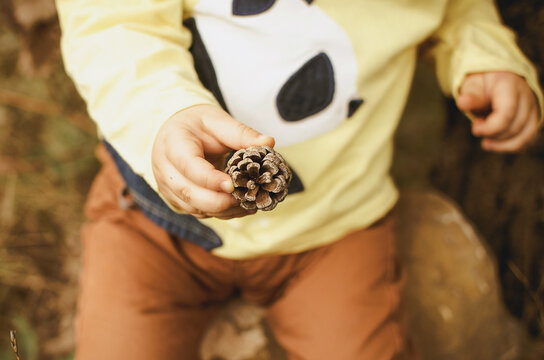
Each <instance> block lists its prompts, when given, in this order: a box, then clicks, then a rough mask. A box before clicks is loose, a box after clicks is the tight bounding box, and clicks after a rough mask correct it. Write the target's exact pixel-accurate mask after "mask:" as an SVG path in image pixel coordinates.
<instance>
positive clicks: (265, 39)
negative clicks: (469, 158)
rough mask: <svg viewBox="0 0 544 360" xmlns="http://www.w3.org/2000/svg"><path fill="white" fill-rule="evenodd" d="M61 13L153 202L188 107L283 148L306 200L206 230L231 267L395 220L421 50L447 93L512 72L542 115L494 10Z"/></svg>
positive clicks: (182, 5)
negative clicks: (403, 127) (398, 153)
mask: <svg viewBox="0 0 544 360" xmlns="http://www.w3.org/2000/svg"><path fill="white" fill-rule="evenodd" d="M57 7H58V10H59V17H60V21H61V26H62V30H63V37H62V53H63V57H64V61H65V66H66V69H67V72H68V73H69V75H70V76H71V77H72V78H73V79H74V81H75V83H76V86H77V88H78V90H79V91H80V93H81V95H82V96H83V98H84V99H85V100H86V102H87V105H88V111H89V113H90V115H91V117H92V118H93V119H94V120H95V121H96V123H97V124H98V128H99V130H100V134H101V136H103V137H104V138H105V139H107V141H108V142H109V143H110V144H112V145H113V146H114V147H115V149H116V150H117V151H118V152H119V153H120V154H121V156H122V157H123V158H124V159H125V161H126V162H128V164H130V166H131V167H132V169H133V170H134V172H136V173H137V174H140V175H141V176H142V177H144V179H145V180H146V181H147V182H148V184H149V185H150V186H151V187H152V188H154V189H155V190H156V188H157V185H156V182H155V179H154V177H153V173H152V170H151V148H152V144H153V141H154V139H155V136H156V134H157V131H158V130H159V128H160V127H161V125H162V124H163V123H164V122H165V121H166V120H167V119H168V118H169V117H170V116H171V115H173V114H174V113H176V112H177V111H179V110H182V109H184V108H187V107H189V106H193V105H196V104H221V105H222V106H224V107H225V108H226V109H228V111H229V112H230V113H231V115H232V116H233V117H234V118H236V119H237V120H239V121H241V122H243V123H245V124H247V125H249V126H251V127H253V128H255V129H257V130H259V131H261V132H262V133H264V134H266V135H271V136H273V137H275V139H276V143H277V148H276V150H278V151H279V152H280V153H281V154H282V155H283V157H284V158H285V159H286V161H287V162H288V163H289V164H290V166H291V167H292V168H293V169H294V171H295V172H296V173H297V174H298V176H299V178H300V180H301V182H302V185H303V187H304V189H303V191H301V192H298V193H295V194H292V195H289V196H288V197H287V198H286V200H285V201H284V202H283V203H281V204H279V205H278V207H277V208H276V209H275V210H274V211H271V212H260V213H258V214H256V215H253V216H249V217H245V218H241V219H233V220H228V221H223V220H218V219H206V220H203V221H202V222H203V223H204V224H206V225H207V226H209V227H211V228H212V229H213V230H214V231H215V232H216V233H217V234H218V235H219V236H220V237H221V239H222V240H223V246H221V247H219V248H217V249H214V250H213V251H214V253H215V254H217V255H219V256H223V257H228V258H236V259H242V258H252V257H257V256H264V255H269V254H279V253H293V252H300V251H304V250H308V249H311V248H314V247H317V246H321V245H324V244H328V243H331V242H333V241H335V240H336V239H338V238H340V237H341V236H342V235H345V234H346V233H348V232H350V231H353V230H355V229H358V228H361V227H365V226H368V225H369V224H371V223H373V222H374V221H376V220H378V219H379V218H380V217H382V216H383V215H384V214H386V213H387V212H388V211H389V210H390V209H391V208H392V207H393V205H394V204H395V202H396V200H397V196H398V195H397V191H396V189H395V186H394V184H393V181H392V179H391V177H390V175H389V168H390V165H391V158H392V152H393V148H392V139H393V133H394V131H395V128H396V126H397V122H398V120H399V118H400V115H401V113H402V110H403V107H404V105H405V101H406V98H407V95H408V91H409V89H410V83H411V80H412V76H413V72H414V65H415V62H416V55H417V49H418V46H419V45H420V44H421V43H422V42H425V41H427V40H430V41H431V42H432V43H433V44H434V46H433V47H432V49H431V51H430V54H431V56H432V57H433V59H434V61H435V62H436V68H437V74H438V78H439V82H440V84H441V87H442V89H443V91H444V92H445V93H446V94H453V95H455V93H456V91H457V89H458V88H459V86H460V84H461V82H462V80H463V78H464V76H465V75H466V74H468V73H473V72H481V71H498V70H503V71H510V72H513V73H516V74H519V75H521V76H523V77H524V78H525V79H526V80H527V82H528V84H529V85H530V86H531V87H532V89H533V90H534V92H535V93H536V94H537V98H538V100H539V102H540V105H541V109H542V108H543V107H542V104H543V98H542V93H541V90H540V89H539V86H538V79H537V76H536V74H535V70H534V68H533V67H532V66H531V64H530V63H529V61H528V60H527V59H526V58H525V57H524V56H523V55H522V54H521V52H520V51H519V49H518V48H517V46H516V44H515V39H514V35H513V34H512V32H510V31H509V30H508V29H506V28H505V27H504V26H503V25H501V23H500V20H499V17H498V14H497V11H496V9H495V7H494V5H493V1H492V0H450V1H448V0H411V1H406V0H379V1H378V0H361V1H354V0H351V1H350V0H314V1H312V0H258V1H257V0H229V1H227V0H200V1H199V0H189V1H182V0H115V1H111V0H57ZM183 24H185V25H183ZM193 40H194V41H193ZM191 46H192V48H191V50H192V53H191V52H190V51H189V48H190V47H191ZM193 54H194V56H195V58H196V60H197V61H196V65H195V63H194V62H193ZM195 67H196V68H197V69H198V70H199V72H198V75H197V71H196V70H195ZM203 83H204V84H205V85H206V86H207V87H208V88H210V89H211V91H212V92H213V95H212V92H211V91H209V90H207V89H206V87H204V85H203Z"/></svg>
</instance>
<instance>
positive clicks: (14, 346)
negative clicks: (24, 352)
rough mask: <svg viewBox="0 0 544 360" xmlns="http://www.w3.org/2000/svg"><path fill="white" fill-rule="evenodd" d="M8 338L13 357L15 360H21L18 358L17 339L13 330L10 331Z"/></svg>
mask: <svg viewBox="0 0 544 360" xmlns="http://www.w3.org/2000/svg"><path fill="white" fill-rule="evenodd" d="M9 338H10V343H11V348H12V349H13V352H14V353H15V357H16V358H17V360H21V357H20V356H19V348H18V347H17V337H16V336H15V330H10V332H9Z"/></svg>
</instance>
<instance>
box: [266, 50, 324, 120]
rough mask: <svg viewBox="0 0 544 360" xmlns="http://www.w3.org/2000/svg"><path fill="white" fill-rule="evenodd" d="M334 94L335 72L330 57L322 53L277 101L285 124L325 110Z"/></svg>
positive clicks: (302, 70)
mask: <svg viewBox="0 0 544 360" xmlns="http://www.w3.org/2000/svg"><path fill="white" fill-rule="evenodd" d="M333 95H334V71H333V68H332V64H331V61H330V59H329V57H328V56H327V54H325V53H319V54H318V55H316V56H314V57H313V58H312V59H310V60H309V61H308V62H307V63H306V64H304V65H303V66H302V67H301V68H300V69H299V70H298V71H297V72H295V73H294V74H293V75H291V77H290V78H289V80H288V81H287V82H286V83H285V85H283V86H282V88H281V90H280V91H279V93H278V96H277V98H276V105H277V107H278V111H279V114H280V116H281V117H282V118H283V119H284V120H285V121H299V120H302V119H304V118H306V117H308V116H310V115H313V114H316V113H318V112H320V111H321V110H323V109H325V108H326V107H327V106H328V105H329V104H330V103H331V101H332V98H333Z"/></svg>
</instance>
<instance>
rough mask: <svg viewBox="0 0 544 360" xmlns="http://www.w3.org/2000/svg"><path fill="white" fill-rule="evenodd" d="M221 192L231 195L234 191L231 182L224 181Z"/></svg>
mask: <svg viewBox="0 0 544 360" xmlns="http://www.w3.org/2000/svg"><path fill="white" fill-rule="evenodd" d="M221 190H223V191H224V192H227V193H231V192H233V191H234V186H233V185H232V181H231V180H225V181H223V182H222V183H221Z"/></svg>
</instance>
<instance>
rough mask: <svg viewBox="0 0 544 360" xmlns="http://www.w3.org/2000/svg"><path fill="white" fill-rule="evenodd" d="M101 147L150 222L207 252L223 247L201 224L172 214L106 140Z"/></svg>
mask: <svg viewBox="0 0 544 360" xmlns="http://www.w3.org/2000/svg"><path fill="white" fill-rule="evenodd" d="M104 145H105V146H106V149H107V150H108V152H109V153H110V154H111V156H112V157H113V160H114V161H115V164H116V165H117V168H118V169H119V172H120V173H121V176H122V177H123V179H124V180H125V183H126V184H127V187H128V189H129V191H130V194H131V195H132V198H133V200H134V202H135V203H136V205H138V206H139V207H140V209H141V210H142V212H143V213H144V214H145V215H146V216H147V217H148V218H149V219H150V220H151V221H153V222H154V223H155V224H157V225H158V226H160V227H161V228H163V229H164V230H166V231H167V232H168V233H170V234H172V235H176V236H179V237H181V238H183V239H185V240H188V241H190V242H192V243H195V244H197V245H199V246H202V247H203V248H205V249H206V250H211V249H214V248H217V247H219V246H221V245H223V242H222V241H221V238H220V237H219V236H218V235H217V234H216V233H215V231H213V230H212V229H211V228H209V227H207V226H206V225H204V224H202V223H200V222H199V221H198V220H197V219H196V218H195V217H194V216H191V215H185V214H178V213H176V212H174V211H172V209H170V208H169V207H168V205H166V203H165V202H164V201H163V200H162V199H161V197H160V196H159V195H158V194H157V193H156V192H155V191H154V190H153V189H152V188H151V187H150V186H149V185H148V184H147V182H146V181H145V180H144V179H143V178H142V177H141V176H139V175H137V174H136V173H134V171H132V169H131V168H130V165H128V164H127V163H126V162H125V161H124V160H123V158H121V156H120V155H119V154H118V153H117V151H116V150H115V149H114V148H113V146H111V145H110V144H109V143H108V142H106V141H104Z"/></svg>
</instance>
